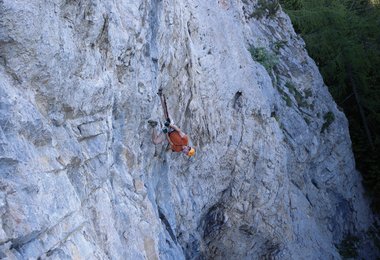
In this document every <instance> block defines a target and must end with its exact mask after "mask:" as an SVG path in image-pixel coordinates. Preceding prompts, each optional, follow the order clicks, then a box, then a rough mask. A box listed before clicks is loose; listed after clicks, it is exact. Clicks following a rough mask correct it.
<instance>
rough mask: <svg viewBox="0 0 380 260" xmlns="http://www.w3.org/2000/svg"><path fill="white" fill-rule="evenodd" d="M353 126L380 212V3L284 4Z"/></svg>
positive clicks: (287, 0) (298, 0)
mask: <svg viewBox="0 0 380 260" xmlns="http://www.w3.org/2000/svg"><path fill="white" fill-rule="evenodd" d="M280 2H281V4H282V6H283V8H284V9H285V11H286V12H287V13H288V14H289V16H290V18H291V19H292V22H293V26H294V28H295V30H296V32H297V33H299V34H301V36H302V37H303V38H304V40H305V42H306V47H307V49H308V52H309V54H310V55H311V57H312V58H313V59H314V60H315V61H316V63H317V65H318V66H319V68H320V71H321V73H322V75H323V78H324V81H325V83H326V85H328V86H329V90H330V92H331V94H332V95H333V97H334V98H335V100H336V102H337V104H338V105H339V106H340V107H342V109H343V110H344V112H345V114H346V116H347V118H348V120H349V122H350V134H351V139H352V142H353V150H354V154H355V159H356V164H357V167H358V168H359V170H360V171H361V172H362V174H363V177H364V184H365V186H366V187H367V188H368V189H367V190H368V191H369V192H370V193H371V194H372V195H373V199H374V203H373V206H374V207H375V208H376V209H377V210H380V155H379V154H380V149H379V145H380V73H379V71H380V4H379V0H319V1H315V0H281V1H280Z"/></svg>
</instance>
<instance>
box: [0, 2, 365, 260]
mask: <svg viewBox="0 0 380 260" xmlns="http://www.w3.org/2000/svg"><path fill="white" fill-rule="evenodd" d="M258 10H261V12H262V13H257V11H258ZM250 48H251V50H259V51H261V52H262V54H268V55H269V54H270V55H271V56H269V57H271V58H270V60H272V61H273V64H274V65H275V66H272V68H269V69H268V68H267V69H266V68H265V67H264V66H263V65H262V64H260V62H257V61H254V60H253V59H252V57H251V54H250V52H249V49H250ZM261 63H263V61H262V60H261ZM159 87H161V88H163V90H164V92H165V94H166V95H167V97H168V107H169V110H170V114H171V118H172V119H173V120H174V122H175V123H176V124H177V125H178V126H180V127H181V128H182V129H183V130H184V131H185V132H187V133H189V135H190V137H191V141H192V143H193V145H194V146H195V147H196V148H197V155H196V156H195V157H194V158H191V159H188V158H185V157H184V156H183V155H182V154H175V153H171V152H167V151H166V145H165V144H164V145H157V146H154V145H152V143H151V140H150V137H151V129H150V128H149V126H148V125H147V120H148V119H150V118H153V119H158V120H160V119H162V117H163V116H162V111H161V106H160V103H159V99H158V97H157V95H156V92H157V90H158V88H159ZM332 115H333V116H332ZM331 117H332V118H333V120H329V118H331ZM0 127H1V128H0V174H1V179H0V212H1V225H0V257H9V258H14V259H25V258H31V259H36V258H38V257H41V258H49V259H50V258H52V259H73V258H80V259H94V258H95V259H107V258H109V259H185V258H188V259H191V258H206V259H215V258H216V259H220V258H224V259H254V258H262V257H264V258H265V257H266V258H276V257H277V258H281V259H295V258H302V259H309V258H312V259H317V258H318V259H325V258H339V257H340V256H339V253H338V250H337V248H336V245H337V244H339V243H340V241H341V240H342V239H344V238H345V236H346V235H347V234H354V235H356V236H358V237H363V236H364V232H365V231H366V230H367V229H368V228H369V226H370V225H371V222H372V217H371V212H370V210H369V208H368V204H367V202H366V201H365V199H364V198H363V196H362V193H363V191H362V188H361V185H360V178H359V174H358V173H357V172H356V171H355V166H354V160H353V155H352V151H351V143H350V139H349V135H348V127H347V121H346V119H345V117H344V115H343V114H342V112H340V111H339V110H338V109H337V107H336V105H335V103H334V102H333V100H332V98H331V96H330V95H329V93H328V91H327V88H326V87H325V86H324V84H323V81H322V78H321V76H320V74H319V72H318V69H317V67H316V66H315V64H314V62H313V61H312V60H311V59H310V58H309V57H308V55H307V53H306V51H305V49H304V43H303V41H302V39H300V38H299V37H298V36H297V35H296V34H295V33H294V31H293V29H292V26H291V24H290V21H289V19H288V17H287V16H286V15H285V14H284V13H282V11H281V10H278V11H277V12H276V13H275V14H274V15H273V16H272V15H271V13H270V9H266V8H265V7H263V6H260V4H258V3H257V1H238V0H219V1H217V0H213V1H201V0H199V1H198V0H183V1H168V0H150V1H148V0H139V1H100V0H65V1H43V0H36V1H32V2H29V1H24V0H20V1H10V0H0ZM363 248H364V247H363ZM363 250H365V249H363ZM362 254H363V255H366V254H367V255H368V251H367V252H364V251H363V252H362Z"/></svg>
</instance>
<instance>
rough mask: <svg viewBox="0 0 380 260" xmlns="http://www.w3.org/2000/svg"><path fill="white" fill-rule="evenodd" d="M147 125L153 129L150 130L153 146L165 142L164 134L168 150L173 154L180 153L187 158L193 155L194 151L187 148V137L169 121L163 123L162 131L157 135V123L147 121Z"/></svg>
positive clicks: (189, 147) (191, 148)
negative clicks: (168, 145) (168, 146)
mask: <svg viewBox="0 0 380 260" xmlns="http://www.w3.org/2000/svg"><path fill="white" fill-rule="evenodd" d="M148 123H149V124H150V126H151V127H152V128H153V130H152V141H153V143H154V144H160V143H162V142H163V141H164V140H165V137H164V134H165V135H166V139H167V140H168V142H169V144H170V149H171V150H172V151H173V152H182V153H184V154H186V155H187V156H189V157H191V156H193V155H194V154H195V149H194V148H193V147H191V146H189V145H188V144H189V138H188V136H187V135H186V134H185V133H184V132H182V131H181V129H180V128H179V127H178V126H176V125H174V124H171V123H170V119H169V118H167V121H166V122H165V128H163V129H162V133H159V134H157V131H156V126H157V124H158V123H157V121H154V120H149V121H148Z"/></svg>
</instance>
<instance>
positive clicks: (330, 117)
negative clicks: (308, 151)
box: [321, 111, 335, 133]
mask: <svg viewBox="0 0 380 260" xmlns="http://www.w3.org/2000/svg"><path fill="white" fill-rule="evenodd" d="M323 119H324V120H325V122H324V123H323V125H322V129H321V133H323V132H324V131H325V130H326V129H327V128H329V126H330V125H331V124H332V122H334V120H335V115H334V113H333V112H331V111H329V112H327V113H326V114H325V115H324V116H323Z"/></svg>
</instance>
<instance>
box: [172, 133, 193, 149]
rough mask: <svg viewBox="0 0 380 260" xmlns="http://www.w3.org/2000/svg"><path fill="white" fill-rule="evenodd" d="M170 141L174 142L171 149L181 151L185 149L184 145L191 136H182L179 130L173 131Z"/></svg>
mask: <svg viewBox="0 0 380 260" xmlns="http://www.w3.org/2000/svg"><path fill="white" fill-rule="evenodd" d="M169 138H170V141H171V142H172V143H173V144H172V145H171V147H170V148H171V149H172V151H174V152H181V151H182V149H183V146H186V145H188V143H189V138H188V137H187V135H185V136H184V137H181V135H180V134H179V133H178V132H177V131H173V132H171V133H170V134H169Z"/></svg>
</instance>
